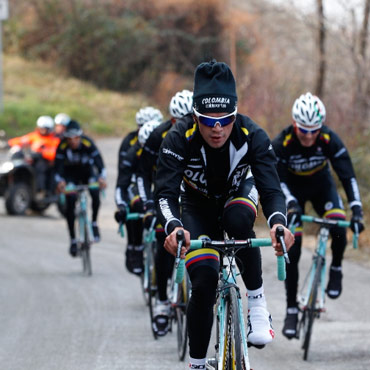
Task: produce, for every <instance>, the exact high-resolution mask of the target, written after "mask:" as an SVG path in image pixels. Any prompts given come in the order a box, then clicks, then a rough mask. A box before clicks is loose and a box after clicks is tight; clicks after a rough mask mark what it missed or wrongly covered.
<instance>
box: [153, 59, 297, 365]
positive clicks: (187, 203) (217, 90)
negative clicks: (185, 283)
mask: <svg viewBox="0 0 370 370" xmlns="http://www.w3.org/2000/svg"><path fill="white" fill-rule="evenodd" d="M252 173H253V176H252ZM182 182H183V184H184V186H183V188H184V189H183V191H182V192H181V207H182V213H181V214H180V207H179V195H180V184H181V183H182ZM258 193H259V195H260V199H261V203H262V207H263V211H264V214H265V217H266V219H267V222H268V226H269V227H270V229H271V230H270V233H271V238H272V241H273V246H274V247H275V248H276V249H277V253H280V246H278V245H277V242H276V238H275V230H276V227H277V226H279V225H281V226H283V227H284V229H285V236H284V238H285V242H286V244H287V248H289V247H290V246H291V245H292V244H293V241H294V237H293V235H292V233H291V232H290V231H289V230H288V229H286V228H285V225H286V215H285V213H286V207H285V200H284V195H283V193H282V191H281V189H280V182H279V177H278V175H277V172H276V157H275V154H274V151H273V149H272V146H271V142H270V140H269V138H268V136H267V134H266V133H265V132H264V131H263V130H262V129H261V128H260V127H259V126H258V125H257V124H256V123H254V122H253V121H252V120H251V119H250V118H249V117H247V116H245V115H241V114H238V113H237V95H236V86H235V80H234V77H233V74H232V72H231V70H230V68H229V66H228V65H227V64H225V63H220V62H216V61H211V62H209V63H202V64H200V65H199V66H198V67H197V69H196V71H195V79H194V95H193V114H192V115H188V116H185V117H184V118H183V119H180V120H179V122H178V123H177V124H176V125H175V126H174V127H173V128H172V129H171V130H170V131H169V132H168V134H167V136H166V137H165V139H164V140H163V142H162V145H161V148H160V152H159V160H158V169H157V175H156V192H155V200H156V203H157V206H158V216H159V220H160V222H161V223H162V225H163V226H164V230H165V232H166V234H167V237H166V240H165V244H164V247H165V248H166V249H167V251H169V252H170V253H171V254H175V252H176V249H177V242H176V232H177V230H178V229H179V228H181V229H184V232H185V238H186V247H184V248H183V251H182V257H185V254H186V249H187V248H188V247H189V242H190V236H191V239H199V238H204V237H209V238H211V239H215V240H216V239H223V235H220V234H219V233H218V230H219V223H221V226H222V228H223V229H224V230H225V231H226V232H227V233H228V235H229V237H231V238H232V237H233V238H235V239H247V238H250V237H254V236H255V234H254V231H253V225H254V221H255V218H256V215H257V207H258V199H259V195H258ZM239 257H240V259H239V260H238V261H237V262H238V266H239V269H241V271H242V278H243V281H244V283H245V285H246V288H247V291H248V293H247V295H248V333H247V335H248V342H249V343H250V344H252V345H255V346H257V347H258V348H262V347H263V346H264V345H265V344H267V343H269V342H271V341H272V339H273V337H274V330H273V329H272V326H271V316H270V314H269V312H268V310H267V304H266V299H265V295H264V288H263V281H262V267H261V254H260V250H259V248H253V249H244V250H241V251H240V253H239ZM185 263H186V268H187V271H188V273H189V277H190V279H191V284H192V295H191V299H190V301H189V306H188V310H187V320H188V334H189V347H190V351H189V352H190V358H189V367H190V368H192V369H195V368H196V369H205V361H206V354H207V349H208V345H209V341H210V335H211V329H212V324H213V305H214V302H215V298H216V287H217V281H218V272H219V260H218V255H217V254H216V253H214V251H212V250H204V249H202V250H199V251H192V252H190V253H187V254H186V259H185Z"/></svg>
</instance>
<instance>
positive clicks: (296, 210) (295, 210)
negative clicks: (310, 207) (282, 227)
mask: <svg viewBox="0 0 370 370" xmlns="http://www.w3.org/2000/svg"><path fill="white" fill-rule="evenodd" d="M301 215H302V208H301V206H300V205H299V204H298V202H297V201H296V200H291V201H289V203H288V205H287V221H288V227H289V226H290V224H291V221H292V218H293V216H295V222H298V221H299V220H300V218H301Z"/></svg>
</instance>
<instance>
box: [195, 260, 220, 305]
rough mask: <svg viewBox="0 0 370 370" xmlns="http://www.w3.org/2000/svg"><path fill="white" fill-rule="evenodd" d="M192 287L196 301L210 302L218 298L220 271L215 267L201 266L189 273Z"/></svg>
mask: <svg viewBox="0 0 370 370" xmlns="http://www.w3.org/2000/svg"><path fill="white" fill-rule="evenodd" d="M189 277H190V280H191V286H192V296H194V299H195V300H196V301H203V300H204V299H205V300H206V301H208V300H209V299H210V297H215V296H216V288H217V282H218V271H216V269H214V268H213V267H209V266H199V267H197V268H195V269H194V270H192V271H189Z"/></svg>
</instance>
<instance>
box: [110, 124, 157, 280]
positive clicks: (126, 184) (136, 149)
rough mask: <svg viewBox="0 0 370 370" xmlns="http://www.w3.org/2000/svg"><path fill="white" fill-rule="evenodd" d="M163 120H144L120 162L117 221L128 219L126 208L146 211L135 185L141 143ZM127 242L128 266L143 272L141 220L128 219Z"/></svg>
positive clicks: (137, 271) (133, 210)
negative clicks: (134, 141) (134, 139)
mask: <svg viewBox="0 0 370 370" xmlns="http://www.w3.org/2000/svg"><path fill="white" fill-rule="evenodd" d="M159 124H160V122H159V121H156V120H150V121H148V122H145V123H144V124H143V125H142V126H141V127H140V129H139V133H138V138H137V141H136V143H135V144H134V145H132V146H131V147H130V148H129V149H128V151H127V153H126V155H125V157H124V159H123V160H122V161H121V162H120V163H119V171H118V178H117V184H116V192H115V201H116V205H117V208H118V210H117V211H116V212H115V214H114V217H115V219H116V221H117V222H118V223H125V222H126V217H127V210H128V209H129V210H130V211H131V212H139V213H143V211H144V209H143V203H142V201H141V199H140V197H139V195H138V191H137V186H136V175H135V174H136V169H137V164H138V161H139V157H140V155H141V153H142V150H143V149H142V147H143V145H144V143H145V141H146V140H147V138H148V137H149V135H150V133H151V132H152V131H153V130H154V128H156V127H157V126H158V125H159ZM126 229H127V233H128V244H127V247H126V267H127V269H128V271H130V272H132V273H134V274H136V275H140V274H141V273H142V271H143V245H142V232H143V222H142V221H141V220H135V221H132V220H131V222H130V221H128V222H127V223H126Z"/></svg>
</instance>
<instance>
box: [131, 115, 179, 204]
mask: <svg viewBox="0 0 370 370" xmlns="http://www.w3.org/2000/svg"><path fill="white" fill-rule="evenodd" d="M172 126H173V125H172V123H171V120H168V121H166V122H163V123H161V124H160V125H159V126H158V127H156V128H155V129H154V130H153V132H151V134H150V135H149V138H148V139H147V141H146V142H145V144H144V147H143V151H142V153H141V156H140V160H139V164H138V168H137V173H136V181H137V186H138V191H139V196H140V198H141V200H142V201H143V203H144V204H145V207H146V208H147V209H151V208H153V207H154V202H153V193H152V184H153V181H154V177H155V172H156V171H157V161H158V153H159V148H160V146H161V144H162V141H163V139H164V138H165V137H166V135H167V133H168V131H169V130H170V129H171V128H172Z"/></svg>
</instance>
